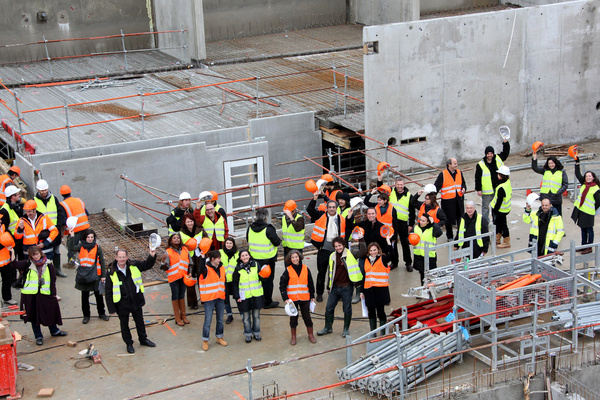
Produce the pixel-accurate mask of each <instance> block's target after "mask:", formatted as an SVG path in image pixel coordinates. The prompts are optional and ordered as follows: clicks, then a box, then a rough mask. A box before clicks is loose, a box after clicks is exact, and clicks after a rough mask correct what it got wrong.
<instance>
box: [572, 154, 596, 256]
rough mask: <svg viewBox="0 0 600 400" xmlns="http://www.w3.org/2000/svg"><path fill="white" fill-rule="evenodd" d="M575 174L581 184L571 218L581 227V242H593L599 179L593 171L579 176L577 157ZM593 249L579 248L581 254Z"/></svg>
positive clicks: (583, 243)
mask: <svg viewBox="0 0 600 400" xmlns="http://www.w3.org/2000/svg"><path fill="white" fill-rule="evenodd" d="M575 176H576V177H577V180H578V181H579V183H580V184H581V188H580V189H579V197H578V198H577V201H576V202H575V207H574V208H573V214H571V219H573V221H574V222H575V223H576V224H577V226H578V227H579V228H581V244H582V245H586V244H591V243H594V219H595V215H596V211H597V210H598V208H600V180H598V177H597V176H596V173H595V172H593V171H586V173H585V174H584V175H583V176H581V167H580V166H579V157H577V158H576V159H575ZM592 251H593V248H592V247H588V248H587V249H583V250H581V253H582V254H588V253H591V252H592Z"/></svg>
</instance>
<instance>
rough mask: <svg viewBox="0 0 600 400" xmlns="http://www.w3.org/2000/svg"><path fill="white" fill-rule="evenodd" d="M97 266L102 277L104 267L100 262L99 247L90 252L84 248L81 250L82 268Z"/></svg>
mask: <svg viewBox="0 0 600 400" xmlns="http://www.w3.org/2000/svg"><path fill="white" fill-rule="evenodd" d="M94 264H96V273H97V274H98V276H100V275H102V265H100V262H99V261H98V245H96V246H94V247H93V248H92V249H91V250H90V251H88V250H86V249H85V248H84V247H83V246H81V248H80V249H79V265H80V266H82V267H87V268H89V267H92V266H93V265H94Z"/></svg>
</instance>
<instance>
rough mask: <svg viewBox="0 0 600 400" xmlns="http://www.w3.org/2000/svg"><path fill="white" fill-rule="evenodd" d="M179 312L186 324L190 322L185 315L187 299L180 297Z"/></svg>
mask: <svg viewBox="0 0 600 400" xmlns="http://www.w3.org/2000/svg"><path fill="white" fill-rule="evenodd" d="M179 313H180V314H181V320H182V321H183V323H184V324H189V323H190V321H189V320H188V319H187V318H186V316H185V299H179Z"/></svg>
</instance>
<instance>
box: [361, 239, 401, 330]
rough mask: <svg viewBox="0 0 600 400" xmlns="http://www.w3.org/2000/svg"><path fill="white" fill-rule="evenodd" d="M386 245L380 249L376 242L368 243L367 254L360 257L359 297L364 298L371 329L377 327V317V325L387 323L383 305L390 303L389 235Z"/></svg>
mask: <svg viewBox="0 0 600 400" xmlns="http://www.w3.org/2000/svg"><path fill="white" fill-rule="evenodd" d="M385 240H386V242H387V243H386V246H385V248H384V249H383V251H382V249H381V247H380V246H379V244H378V243H376V242H373V243H369V245H368V246H367V254H366V255H365V256H364V257H362V258H363V259H364V260H363V262H362V263H361V272H362V273H363V276H364V280H363V282H362V291H361V293H360V298H361V299H364V300H365V305H366V306H367V311H368V314H369V328H370V329H371V331H373V330H375V329H376V328H377V319H378V318H379V326H383V325H385V324H386V323H387V314H386V313H385V306H387V305H388V304H390V301H391V299H390V288H389V286H390V285H389V275H390V268H389V267H388V263H389V262H390V261H391V259H392V257H393V255H392V254H391V253H392V252H393V251H394V248H393V247H392V242H391V236H388V237H386V238H385Z"/></svg>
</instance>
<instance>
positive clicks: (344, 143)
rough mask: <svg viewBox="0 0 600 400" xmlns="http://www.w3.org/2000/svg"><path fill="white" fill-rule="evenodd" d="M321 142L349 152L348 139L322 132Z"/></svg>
mask: <svg viewBox="0 0 600 400" xmlns="http://www.w3.org/2000/svg"><path fill="white" fill-rule="evenodd" d="M322 132H323V140H325V141H327V142H329V143H331V144H335V145H336V146H340V147H343V148H344V149H346V150H350V139H343V138H340V137H338V136H337V135H334V134H331V133H329V132H326V131H323V130H322Z"/></svg>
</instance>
